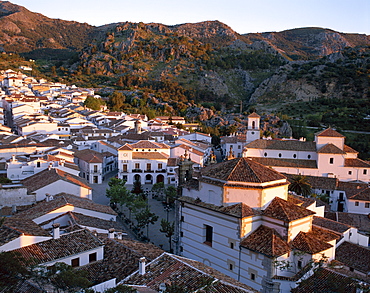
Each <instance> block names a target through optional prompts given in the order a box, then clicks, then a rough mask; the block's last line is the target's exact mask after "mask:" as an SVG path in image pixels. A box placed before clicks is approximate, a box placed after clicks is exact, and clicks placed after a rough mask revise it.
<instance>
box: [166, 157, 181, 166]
mask: <svg viewBox="0 0 370 293" xmlns="http://www.w3.org/2000/svg"><path fill="white" fill-rule="evenodd" d="M178 162H179V158H168V160H167V167H176V166H177V164H178Z"/></svg>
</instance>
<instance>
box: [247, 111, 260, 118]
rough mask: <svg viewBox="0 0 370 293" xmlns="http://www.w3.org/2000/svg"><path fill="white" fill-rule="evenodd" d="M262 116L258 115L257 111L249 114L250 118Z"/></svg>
mask: <svg viewBox="0 0 370 293" xmlns="http://www.w3.org/2000/svg"><path fill="white" fill-rule="evenodd" d="M260 117H261V116H260V115H258V114H257V113H256V112H253V113H252V114H249V115H248V118H260Z"/></svg>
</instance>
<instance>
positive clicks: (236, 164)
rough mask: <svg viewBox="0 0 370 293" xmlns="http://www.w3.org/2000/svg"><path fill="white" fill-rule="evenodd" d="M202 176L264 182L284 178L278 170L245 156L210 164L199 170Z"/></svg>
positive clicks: (225, 179) (224, 179)
mask: <svg viewBox="0 0 370 293" xmlns="http://www.w3.org/2000/svg"><path fill="white" fill-rule="evenodd" d="M201 174H202V176H203V177H210V178H215V179H218V180H223V181H236V182H251V183H265V182H270V181H275V180H281V179H286V177H285V176H284V175H282V174H280V173H279V172H277V171H275V170H272V169H270V168H267V167H265V166H263V165H261V164H259V163H257V162H254V161H252V160H250V159H247V158H237V159H234V160H230V161H226V162H222V163H218V164H214V165H210V166H208V167H206V168H204V169H202V170H201Z"/></svg>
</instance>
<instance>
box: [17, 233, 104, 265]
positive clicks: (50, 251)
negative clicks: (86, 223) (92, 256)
mask: <svg viewBox="0 0 370 293" xmlns="http://www.w3.org/2000/svg"><path fill="white" fill-rule="evenodd" d="M100 246H103V243H102V242H100V241H99V239H97V238H96V237H94V236H93V235H92V234H91V233H90V232H89V231H87V230H85V229H83V230H79V231H75V232H71V233H66V234H61V235H60V238H58V239H53V238H52V239H49V240H46V241H42V242H39V243H36V244H32V245H28V246H25V247H22V248H18V249H16V250H14V252H19V253H20V254H21V255H22V256H23V257H24V258H25V259H26V260H30V261H31V262H32V263H34V264H42V263H46V262H50V261H54V260H59V259H62V258H65V257H68V256H71V255H74V254H77V253H81V252H84V251H88V250H91V249H94V248H97V247H100Z"/></svg>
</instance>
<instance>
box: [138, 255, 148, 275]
mask: <svg viewBox="0 0 370 293" xmlns="http://www.w3.org/2000/svg"><path fill="white" fill-rule="evenodd" d="M145 266H146V259H145V257H141V258H140V259H139V274H140V275H145Z"/></svg>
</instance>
